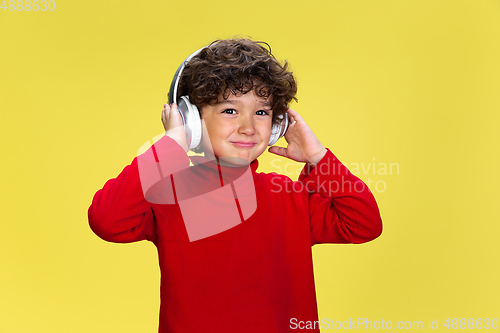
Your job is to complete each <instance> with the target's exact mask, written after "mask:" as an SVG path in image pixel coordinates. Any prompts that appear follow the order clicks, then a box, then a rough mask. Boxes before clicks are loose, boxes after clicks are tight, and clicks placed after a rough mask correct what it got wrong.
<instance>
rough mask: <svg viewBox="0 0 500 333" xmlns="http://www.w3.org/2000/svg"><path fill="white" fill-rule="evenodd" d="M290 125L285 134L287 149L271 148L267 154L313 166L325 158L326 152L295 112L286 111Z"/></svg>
mask: <svg viewBox="0 0 500 333" xmlns="http://www.w3.org/2000/svg"><path fill="white" fill-rule="evenodd" d="M287 113H288V117H289V120H290V122H291V124H290V125H289V126H288V130H287V131H286V133H285V140H286V142H287V143H288V145H287V147H286V148H284V147H277V146H272V147H270V148H269V149H268V151H269V152H271V153H273V154H276V155H279V156H283V157H286V158H289V159H291V160H294V161H297V162H305V163H307V164H309V165H310V166H315V165H316V164H318V162H319V161H321V159H322V158H323V157H324V156H325V154H326V152H327V150H326V148H325V147H324V146H323V145H322V144H321V142H319V140H318V138H317V137H316V135H314V133H313V131H312V130H311V129H310V128H309V126H308V125H307V124H306V122H305V121H304V119H302V117H301V116H300V115H299V114H298V113H297V111H295V110H292V109H288V110H287Z"/></svg>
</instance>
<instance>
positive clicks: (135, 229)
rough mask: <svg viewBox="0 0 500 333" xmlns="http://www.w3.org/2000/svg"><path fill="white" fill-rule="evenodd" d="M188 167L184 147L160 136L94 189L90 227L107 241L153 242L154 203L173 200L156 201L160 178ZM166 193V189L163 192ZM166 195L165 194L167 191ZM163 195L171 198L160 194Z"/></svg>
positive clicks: (168, 176) (154, 237)
mask: <svg viewBox="0 0 500 333" xmlns="http://www.w3.org/2000/svg"><path fill="white" fill-rule="evenodd" d="M186 167H189V158H188V156H187V154H186V153H185V151H184V149H182V147H181V146H180V145H179V144H178V143H177V142H176V141H175V140H173V139H172V138H170V137H168V136H164V137H162V138H161V139H160V140H158V141H157V142H156V143H155V144H154V145H152V146H151V147H150V148H149V149H148V150H147V151H146V152H145V153H143V154H141V155H139V156H138V157H136V158H134V160H133V161H132V163H131V164H130V165H128V166H126V167H125V168H124V169H123V171H122V172H121V173H120V174H119V175H118V177H116V178H113V179H110V180H108V181H107V182H106V184H104V187H103V188H102V189H100V190H99V191H97V192H96V194H95V195H94V198H93V200H92V204H91V205H90V207H89V210H88V218H89V225H90V228H91V229H92V230H93V231H94V232H95V234H96V235H98V236H99V237H101V238H102V239H104V240H106V241H109V242H116V243H129V242H136V241H140V240H144V239H147V240H149V241H152V242H156V233H155V218H154V214H153V210H152V205H153V203H174V202H171V201H170V200H169V199H165V200H164V201H165V202H161V200H160V202H155V201H154V200H151V199H149V198H148V200H149V201H148V200H146V198H145V193H147V194H148V196H150V197H152V198H157V197H159V196H158V195H155V193H151V190H152V189H153V190H154V189H155V188H156V190H155V191H154V192H156V194H157V193H158V188H159V187H160V186H153V185H158V184H161V183H162V182H161V181H162V180H165V179H167V180H168V181H170V179H169V178H170V175H171V174H173V173H175V172H176V171H179V170H181V169H183V168H186ZM163 192H165V191H163ZM167 194H168V193H167ZM162 197H167V198H169V197H171V196H169V195H162Z"/></svg>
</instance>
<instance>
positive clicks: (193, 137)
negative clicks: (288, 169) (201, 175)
mask: <svg viewBox="0 0 500 333" xmlns="http://www.w3.org/2000/svg"><path fill="white" fill-rule="evenodd" d="M203 49H204V47H203V48H201V49H199V50H197V51H195V52H194V53H193V54H191V55H190V56H189V57H187V58H186V60H184V61H183V62H182V64H181V65H180V66H179V68H177V71H176V72H175V74H174V78H173V79H172V83H171V84H170V90H169V92H168V103H169V104H172V103H176V104H177V109H178V110H179V113H180V114H181V118H182V123H183V124H184V130H185V132H186V140H187V143H188V146H189V149H193V148H196V147H198V145H199V144H200V142H201V133H202V130H201V119H200V113H199V111H198V108H197V107H196V105H194V104H191V103H190V102H189V96H181V97H180V98H179V102H177V89H178V87H179V81H180V78H181V74H182V71H183V70H184V67H185V66H186V64H187V63H188V62H189V60H191V58H193V57H194V56H195V55H197V54H198V53H200V52H201V50H203ZM280 119H281V122H280V123H279V124H277V125H276V124H273V126H272V128H271V137H270V138H269V144H268V146H272V145H274V144H275V143H276V142H277V141H278V139H279V138H281V137H283V136H284V135H285V133H286V130H287V129H288V125H289V120H288V114H287V113H285V114H284V116H281V118H280Z"/></svg>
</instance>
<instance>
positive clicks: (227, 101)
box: [215, 99, 271, 107]
mask: <svg viewBox="0 0 500 333" xmlns="http://www.w3.org/2000/svg"><path fill="white" fill-rule="evenodd" d="M215 104H216V105H217V104H233V105H235V104H241V102H240V101H238V100H233V99H225V100H223V101H217V103H215ZM260 104H262V105H263V106H267V107H271V103H270V102H268V101H266V102H260Z"/></svg>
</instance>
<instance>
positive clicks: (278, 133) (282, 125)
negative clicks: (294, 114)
mask: <svg viewBox="0 0 500 333" xmlns="http://www.w3.org/2000/svg"><path fill="white" fill-rule="evenodd" d="M280 119H281V121H280V122H279V123H278V124H275V125H273V127H272V128H271V137H270V138H269V144H268V146H272V145H274V144H275V143H276V142H278V140H279V139H280V138H281V137H283V136H284V135H285V133H286V131H287V129H288V125H289V121H288V113H285V114H284V115H283V116H281V117H280Z"/></svg>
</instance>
